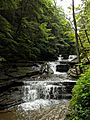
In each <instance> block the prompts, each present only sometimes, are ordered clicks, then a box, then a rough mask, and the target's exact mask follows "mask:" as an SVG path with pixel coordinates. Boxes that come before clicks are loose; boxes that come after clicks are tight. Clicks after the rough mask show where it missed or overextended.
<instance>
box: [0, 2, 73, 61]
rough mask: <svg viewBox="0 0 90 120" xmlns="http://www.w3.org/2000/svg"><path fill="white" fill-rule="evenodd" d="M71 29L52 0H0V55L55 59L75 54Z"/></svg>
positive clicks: (23, 58)
mask: <svg viewBox="0 0 90 120" xmlns="http://www.w3.org/2000/svg"><path fill="white" fill-rule="evenodd" d="M74 46H75V45H74V31H73V30H72V27H71V25H70V22H69V21H68V20H67V19H66V17H65V14H64V12H63V9H62V8H61V7H58V8H57V7H56V6H55V4H54V2H53V1H52V0H0V56H1V57H3V58H4V59H5V60H7V61H18V60H32V61H35V60H54V59H56V58H57V56H58V55H59V54H75V47H74Z"/></svg>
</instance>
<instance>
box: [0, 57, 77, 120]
mask: <svg viewBox="0 0 90 120" xmlns="http://www.w3.org/2000/svg"><path fill="white" fill-rule="evenodd" d="M59 60H60V58H59ZM59 64H60V61H58V60H57V61H54V62H48V64H47V65H48V66H49V68H48V66H47V65H46V64H44V65H45V66H44V67H42V68H41V69H40V66H33V68H31V67H29V68H28V69H29V71H30V70H32V69H35V72H36V71H38V70H40V71H39V74H33V75H32V76H30V75H31V72H29V73H28V74H27V75H28V76H24V77H22V78H19V79H17V78H14V79H12V82H11V80H10V84H9V82H8V85H6V86H5V85H3V84H2V83H1V87H0V120H64V118H65V114H66V112H67V109H68V105H69V101H70V98H71V91H72V88H73V86H74V85H75V82H76V81H74V80H72V79H71V78H69V77H68V76H67V73H66V72H58V71H56V66H57V65H59ZM43 68H44V69H43ZM64 69H65V68H64ZM66 69H67V68H66ZM43 71H44V72H43ZM48 71H49V72H48ZM14 72H15V71H14ZM35 72H34V73H35ZM41 73H42V74H41ZM12 75H13V74H12ZM14 75H15V74H14ZM5 82H6V84H7V81H6V80H5ZM7 86H8V87H7Z"/></svg>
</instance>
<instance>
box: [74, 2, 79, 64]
mask: <svg viewBox="0 0 90 120" xmlns="http://www.w3.org/2000/svg"><path fill="white" fill-rule="evenodd" d="M72 12H73V22H74V27H75V29H74V30H75V39H76V52H77V59H78V62H80V53H79V41H78V33H77V23H76V18H75V6H74V0H72Z"/></svg>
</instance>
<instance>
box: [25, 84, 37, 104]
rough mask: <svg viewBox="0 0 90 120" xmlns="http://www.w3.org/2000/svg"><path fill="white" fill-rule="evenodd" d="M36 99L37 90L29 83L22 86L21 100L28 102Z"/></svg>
mask: <svg viewBox="0 0 90 120" xmlns="http://www.w3.org/2000/svg"><path fill="white" fill-rule="evenodd" d="M36 99H37V90H35V89H31V86H30V85H26V86H23V101H25V102H29V101H32V100H36Z"/></svg>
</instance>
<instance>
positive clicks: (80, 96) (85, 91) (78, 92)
mask: <svg viewBox="0 0 90 120" xmlns="http://www.w3.org/2000/svg"><path fill="white" fill-rule="evenodd" d="M66 120H90V69H88V70H87V72H85V73H84V74H82V75H81V77H80V78H79V80H78V81H77V83H76V85H75V86H74V88H73V92H72V99H71V101H70V106H69V112H68V114H67V116H66Z"/></svg>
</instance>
